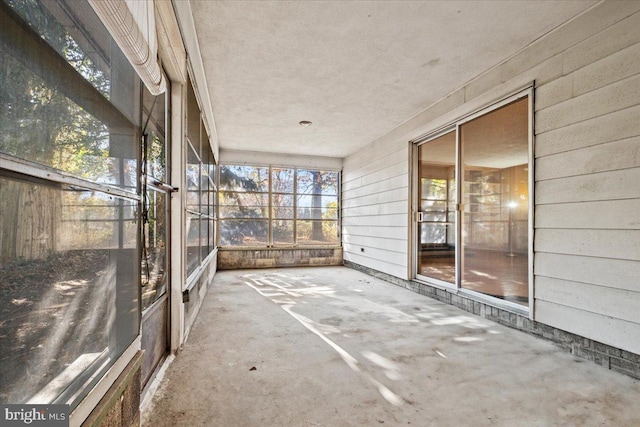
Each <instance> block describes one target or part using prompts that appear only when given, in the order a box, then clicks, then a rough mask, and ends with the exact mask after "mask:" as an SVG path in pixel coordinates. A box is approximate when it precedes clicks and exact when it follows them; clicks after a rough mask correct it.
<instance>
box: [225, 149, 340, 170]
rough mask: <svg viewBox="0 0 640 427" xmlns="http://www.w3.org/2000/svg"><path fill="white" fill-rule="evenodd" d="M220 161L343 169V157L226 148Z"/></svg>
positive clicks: (236, 163)
mask: <svg viewBox="0 0 640 427" xmlns="http://www.w3.org/2000/svg"><path fill="white" fill-rule="evenodd" d="M220 163H221V164H222V163H226V164H233V165H253V166H265V165H268V166H282V167H299V168H303V167H308V168H312V169H323V170H330V171H340V170H342V159H340V158H337V157H321V156H303V155H293V154H280V153H263V152H259V151H240V150H226V149H221V150H220Z"/></svg>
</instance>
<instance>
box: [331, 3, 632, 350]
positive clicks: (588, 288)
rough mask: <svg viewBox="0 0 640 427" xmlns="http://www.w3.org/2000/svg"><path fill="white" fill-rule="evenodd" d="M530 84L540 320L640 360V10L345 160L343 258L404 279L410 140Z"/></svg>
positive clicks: (516, 64) (513, 65) (595, 17)
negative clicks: (532, 84)
mask: <svg viewBox="0 0 640 427" xmlns="http://www.w3.org/2000/svg"><path fill="white" fill-rule="evenodd" d="M531 81H535V87H536V89H535V97H534V102H535V107H534V108H535V195H534V196H535V204H536V207H535V256H534V259H535V262H534V275H535V286H534V295H535V313H534V318H535V320H537V321H539V322H542V323H545V324H548V325H551V326H554V327H557V328H560V329H563V330H567V331H569V332H573V333H576V334H579V335H582V336H585V337H587V338H590V339H594V340H596V341H600V342H603V343H605V344H609V345H612V346H615V347H619V348H622V349H625V350H628V351H631V352H634V353H640V315H639V314H638V312H639V310H638V307H640V2H614V1H605V2H603V3H601V4H599V5H597V6H596V7H594V8H593V9H591V10H589V11H587V12H586V13H584V14H583V15H581V16H579V17H577V18H576V19H574V20H571V21H570V22H568V23H566V24H565V25H563V26H561V27H560V28H558V29H556V30H555V31H553V32H551V33H549V34H547V35H546V36H545V37H543V38H541V39H539V40H537V41H536V42H534V43H532V44H531V45H529V46H527V47H526V48H525V49H523V50H522V51H521V52H519V53H518V54H516V55H515V56H513V57H512V58H510V59H509V60H507V61H505V62H504V63H502V64H499V65H497V66H495V67H494V68H492V69H491V70H488V71H487V72H485V73H484V74H482V75H481V76H479V77H478V78H476V79H474V80H473V81H471V82H469V84H468V85H467V86H465V87H463V88H460V89H459V90H458V91H455V92H453V93H451V94H450V95H449V96H447V97H446V98H444V99H443V100H442V101H440V102H438V103H436V104H434V105H432V106H430V107H429V108H427V109H426V110H424V111H422V112H420V113H419V114H417V115H416V116H414V117H412V118H411V119H409V120H407V122H405V123H403V124H401V125H400V126H398V127H397V128H395V129H393V130H392V131H390V132H389V133H387V134H386V135H383V136H382V137H380V138H379V139H378V140H376V141H374V142H372V143H371V144H370V145H369V146H367V147H365V148H364V149H362V150H360V151H359V152H357V153H355V154H353V155H352V156H350V157H348V158H347V159H345V161H344V176H343V180H344V181H343V182H344V186H343V207H344V211H343V239H344V242H345V255H344V256H345V259H347V260H349V261H352V262H355V263H358V264H361V265H364V266H367V267H370V268H374V269H376V270H380V271H383V272H386V273H388V274H392V275H394V276H397V277H401V278H406V275H407V272H408V267H409V251H408V246H409V245H408V238H409V232H408V227H409V179H410V177H409V175H408V174H409V156H408V154H409V153H408V149H409V147H408V141H409V140H411V139H414V138H417V137H418V136H420V135H422V134H425V133H427V132H430V131H433V130H436V129H438V128H439V127H441V126H443V125H446V124H448V123H451V122H453V121H455V120H457V119H460V118H461V117H464V116H465V115H467V114H470V113H472V112H474V111H477V110H478V109H480V108H482V107H485V106H488V105H490V104H491V103H492V102H494V101H496V100H499V99H501V98H504V97H506V96H508V95H510V94H512V93H514V92H516V91H518V90H519V89H521V88H522V87H524V86H525V85H526V84H527V83H528V82H531Z"/></svg>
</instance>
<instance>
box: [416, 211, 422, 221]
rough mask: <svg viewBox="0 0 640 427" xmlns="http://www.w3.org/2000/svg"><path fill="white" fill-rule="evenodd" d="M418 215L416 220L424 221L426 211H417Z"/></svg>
mask: <svg viewBox="0 0 640 427" xmlns="http://www.w3.org/2000/svg"><path fill="white" fill-rule="evenodd" d="M417 214H418V215H416V217H417V218H416V221H417V222H423V221H424V213H422V212H417Z"/></svg>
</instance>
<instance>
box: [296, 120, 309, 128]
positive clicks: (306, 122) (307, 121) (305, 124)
mask: <svg viewBox="0 0 640 427" xmlns="http://www.w3.org/2000/svg"><path fill="white" fill-rule="evenodd" d="M298 124H299V125H300V126H305V127H306V126H311V125H312V123H311V122H310V121H309V120H302V121H301V122H299V123H298Z"/></svg>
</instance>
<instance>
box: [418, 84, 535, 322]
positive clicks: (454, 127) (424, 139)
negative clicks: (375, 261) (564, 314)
mask: <svg viewBox="0 0 640 427" xmlns="http://www.w3.org/2000/svg"><path fill="white" fill-rule="evenodd" d="M525 98H526V99H527V102H528V109H527V111H528V117H527V120H528V122H527V135H528V191H529V198H528V219H527V221H528V229H527V231H528V242H527V245H528V259H527V279H528V307H525V306H522V305H520V304H516V303H513V302H510V301H506V300H503V299H500V298H496V297H492V296H489V295H486V294H483V293H480V292H476V291H473V290H470V289H465V288H462V271H463V265H464V251H463V246H462V245H463V241H462V230H463V224H462V222H463V216H464V204H463V200H462V198H461V197H462V189H463V185H464V183H463V179H462V178H463V176H462V175H463V173H464V172H463V168H462V165H463V153H462V144H461V140H460V135H461V134H460V127H461V126H462V125H464V124H465V123H468V122H470V121H472V120H474V119H477V118H479V117H482V116H484V115H486V114H488V113H491V112H493V111H495V110H497V109H499V108H502V107H504V106H507V105H509V104H511V103H514V102H516V101H519V100H521V99H525ZM452 131H455V133H456V134H455V138H456V165H455V179H456V200H455V221H456V223H455V233H456V236H455V246H456V249H455V283H453V284H451V283H448V282H445V281H442V280H439V279H435V278H432V277H427V276H423V275H421V274H420V273H419V265H420V259H419V257H420V251H419V244H420V239H419V237H418V230H419V229H420V226H419V212H420V205H419V201H420V195H419V194H418V189H419V179H420V164H419V161H420V159H419V155H418V153H419V152H418V147H419V146H420V145H423V144H426V143H428V142H430V141H432V140H434V139H436V138H438V137H441V136H443V135H445V134H447V133H449V132H452ZM534 142H535V141H534V83H533V82H532V83H531V84H529V85H527V86H526V87H525V88H523V89H521V90H519V91H517V92H516V93H514V94H512V95H510V96H508V97H505V98H502V99H500V100H499V101H496V102H493V103H491V104H489V105H487V106H485V107H483V108H481V109H478V110H475V111H474V112H472V113H470V114H468V115H466V116H463V117H461V118H460V119H458V120H455V121H453V122H451V123H449V124H447V125H445V126H442V127H440V128H438V129H436V130H435V131H433V132H429V133H427V134H425V135H423V136H421V137H418V138H416V139H413V140H411V141H409V143H410V150H409V152H410V155H411V158H410V166H411V167H410V173H411V177H410V196H411V200H410V207H411V209H410V212H411V221H410V226H409V237H410V238H409V242H410V250H409V254H410V255H409V257H410V260H409V261H410V265H411V267H410V274H411V277H412V279H413V280H415V281H418V282H424V283H426V284H428V285H430V286H433V287H436V288H439V289H444V290H446V291H448V292H452V293H455V294H461V295H464V296H468V297H470V298H471V299H473V300H477V301H480V302H484V303H487V304H489V305H492V306H496V307H499V308H501V309H505V310H507V311H511V312H514V313H517V314H520V315H524V316H527V317H529V318H530V319H533V315H534V311H535V287H534V269H533V262H534V225H535V224H534V209H535V192H534V188H535V166H534V155H535V151H534Z"/></svg>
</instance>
